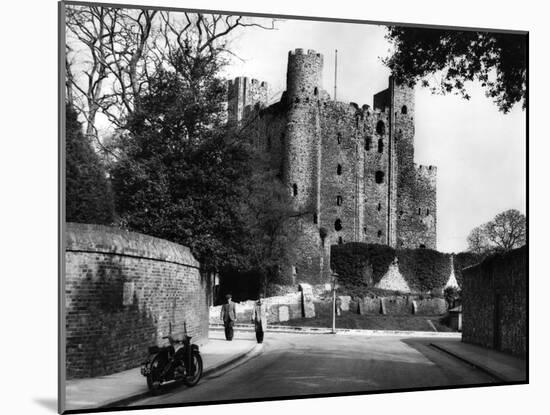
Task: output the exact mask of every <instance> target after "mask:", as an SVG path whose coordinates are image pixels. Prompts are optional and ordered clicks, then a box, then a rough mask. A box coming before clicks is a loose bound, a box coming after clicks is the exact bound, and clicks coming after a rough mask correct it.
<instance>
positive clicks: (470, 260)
mask: <svg viewBox="0 0 550 415" xmlns="http://www.w3.org/2000/svg"><path fill="white" fill-rule="evenodd" d="M484 258H485V255H481V254H474V253H472V252H460V253H458V254H455V255H454V259H453V261H454V270H455V277H456V281H457V282H458V285H459V286H460V287H461V288H462V281H463V278H462V270H463V269H464V268H466V267H469V266H472V265H475V264H479V263H480V262H481V261H483V259H484Z"/></svg>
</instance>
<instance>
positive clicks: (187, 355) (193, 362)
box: [141, 335, 203, 395]
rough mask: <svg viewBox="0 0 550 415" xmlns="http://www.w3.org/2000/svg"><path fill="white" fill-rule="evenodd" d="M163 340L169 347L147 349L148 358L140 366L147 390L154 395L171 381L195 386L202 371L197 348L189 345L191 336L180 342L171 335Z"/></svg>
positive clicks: (184, 337)
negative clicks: (165, 340)
mask: <svg viewBox="0 0 550 415" xmlns="http://www.w3.org/2000/svg"><path fill="white" fill-rule="evenodd" d="M163 339H168V342H169V345H168V346H163V347H159V346H151V347H149V350H148V352H149V356H148V358H147V360H146V361H145V362H143V363H142V365H141V374H142V375H143V376H145V377H146V378H147V386H148V388H149V390H150V391H151V392H152V393H153V394H154V395H156V394H157V393H158V392H159V390H160V388H161V386H162V385H163V384H164V383H167V382H172V381H175V382H178V381H182V382H183V383H184V384H185V385H187V386H195V385H196V384H197V383H199V380H200V378H201V376H202V369H203V367H202V357H201V355H200V352H199V346H197V345H196V344H191V336H187V335H184V336H183V339H182V340H176V339H174V338H173V337H172V336H171V335H170V336H164V337H163ZM178 346H179V347H178Z"/></svg>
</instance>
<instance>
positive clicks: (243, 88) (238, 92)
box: [227, 76, 268, 123]
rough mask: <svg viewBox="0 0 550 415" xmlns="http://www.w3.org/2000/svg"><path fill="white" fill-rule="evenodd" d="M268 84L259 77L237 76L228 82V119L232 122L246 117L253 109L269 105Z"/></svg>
mask: <svg viewBox="0 0 550 415" xmlns="http://www.w3.org/2000/svg"><path fill="white" fill-rule="evenodd" d="M267 97H268V85H267V82H260V81H258V80H257V79H250V78H247V77H243V76H240V77H237V78H235V80H233V81H231V80H230V81H229V82H228V83H227V120H228V122H230V123H234V122H239V121H241V120H242V119H243V118H246V116H247V114H248V113H249V112H250V111H252V109H253V108H254V107H255V106H256V105H259V106H260V107H264V106H266V105H267Z"/></svg>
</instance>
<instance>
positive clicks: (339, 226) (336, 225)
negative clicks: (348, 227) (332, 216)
mask: <svg viewBox="0 0 550 415" xmlns="http://www.w3.org/2000/svg"><path fill="white" fill-rule="evenodd" d="M334 230H336V232H339V231H341V230H342V221H341V220H340V219H336V220H335V221H334Z"/></svg>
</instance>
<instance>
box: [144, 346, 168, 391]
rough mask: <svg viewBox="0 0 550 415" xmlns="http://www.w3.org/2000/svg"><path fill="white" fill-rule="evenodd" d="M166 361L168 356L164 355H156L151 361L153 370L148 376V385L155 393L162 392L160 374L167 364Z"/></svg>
mask: <svg viewBox="0 0 550 415" xmlns="http://www.w3.org/2000/svg"><path fill="white" fill-rule="evenodd" d="M166 363H167V362H166V358H165V357H164V356H163V355H157V356H155V357H154V358H153V361H152V362H151V372H150V373H149V375H148V376H147V387H148V388H149V390H150V391H151V393H152V394H153V395H158V394H159V392H160V385H161V379H160V374H161V373H162V370H163V369H164V367H165V366H166Z"/></svg>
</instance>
